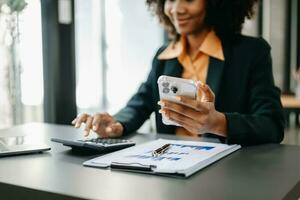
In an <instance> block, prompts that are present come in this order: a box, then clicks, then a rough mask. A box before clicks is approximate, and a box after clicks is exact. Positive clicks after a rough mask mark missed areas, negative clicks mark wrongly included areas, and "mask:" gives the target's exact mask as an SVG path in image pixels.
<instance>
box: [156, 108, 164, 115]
mask: <svg viewBox="0 0 300 200" xmlns="http://www.w3.org/2000/svg"><path fill="white" fill-rule="evenodd" d="M158 112H159V113H161V114H163V115H165V114H166V112H165V111H164V110H162V109H160V110H159V111H158Z"/></svg>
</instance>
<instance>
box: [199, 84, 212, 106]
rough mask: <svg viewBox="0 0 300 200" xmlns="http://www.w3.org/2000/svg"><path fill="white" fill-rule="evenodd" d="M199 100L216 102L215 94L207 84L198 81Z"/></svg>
mask: <svg viewBox="0 0 300 200" xmlns="http://www.w3.org/2000/svg"><path fill="white" fill-rule="evenodd" d="M197 100H198V101H201V102H215V94H214V93H213V91H212V90H211V89H210V87H209V86H208V85H207V84H202V83H197Z"/></svg>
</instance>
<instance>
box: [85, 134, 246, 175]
mask: <svg viewBox="0 0 300 200" xmlns="http://www.w3.org/2000/svg"><path fill="white" fill-rule="evenodd" d="M166 144H168V149H167V150H166V151H164V152H163V153H162V154H161V155H159V156H153V151H155V150H157V149H159V148H161V147H162V146H164V145H166ZM239 148H241V146H240V145H227V144H218V143H208V142H199V141H183V140H165V139H158V140H155V141H151V142H148V143H144V144H141V145H137V146H134V147H130V148H127V149H123V150H121V151H117V152H113V153H110V154H107V155H104V156H100V157H97V158H94V159H92V160H88V161H86V162H84V163H83V165H84V166H91V167H100V168H107V167H111V168H117V169H123V170H127V171H140V172H148V173H152V174H159V175H170V176H181V177H188V176H190V175H192V174H194V173H195V172H197V171H198V170H200V169H202V168H204V167H206V166H208V165H209V164H211V163H213V162H215V161H217V160H219V159H221V158H222V157H224V156H226V155H228V154H230V153H232V152H234V151H236V150H238V149H239Z"/></svg>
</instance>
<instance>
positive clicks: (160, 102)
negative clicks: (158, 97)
mask: <svg viewBox="0 0 300 200" xmlns="http://www.w3.org/2000/svg"><path fill="white" fill-rule="evenodd" d="M157 104H158V105H160V106H165V105H166V104H165V103H164V102H162V101H159V102H158V103H157Z"/></svg>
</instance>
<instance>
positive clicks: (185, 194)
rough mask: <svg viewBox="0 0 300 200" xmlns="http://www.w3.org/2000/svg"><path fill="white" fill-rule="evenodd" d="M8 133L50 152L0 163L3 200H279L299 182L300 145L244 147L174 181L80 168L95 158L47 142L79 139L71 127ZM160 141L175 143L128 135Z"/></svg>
mask: <svg viewBox="0 0 300 200" xmlns="http://www.w3.org/2000/svg"><path fill="white" fill-rule="evenodd" d="M12 132H18V133H28V134H38V135H40V136H41V137H40V138H42V139H43V141H44V142H46V143H48V144H49V145H50V146H51V148H52V149H51V151H49V152H45V153H42V154H32V155H22V156H15V157H5V158H0V194H1V196H0V199H3V200H5V199H9V200H15V199H16V200H19V199H23V200H26V199H43V200H50V199H51V200H52V199H53V200H71V199H72V200H79V199H80V200H82V199H101V200H106V199H110V200H118V199H124V200H135V199H137V200H141V199H142V200H148V199H149V200H150V199H155V200H168V199H171V200H182V199H185V200H192V199H210V200H214V199H218V200H219V199H222V200H227V199H228V200H240V199H272V200H277V199H278V200H279V199H283V198H284V197H285V196H286V194H287V193H288V192H289V191H290V190H291V189H292V188H293V187H294V186H295V185H296V183H297V182H298V181H299V180H300V156H299V155H300V147H299V146H292V145H281V144H267V145H258V146H252V147H244V148H242V149H240V150H238V151H237V152H234V153H233V154H230V155H228V156H226V157H225V158H223V159H221V160H219V161H217V162H216V163H213V164H212V165H210V166H208V167H206V168H204V169H202V170H200V171H199V172H197V173H196V174H195V175H193V176H191V177H189V178H188V179H176V178H169V177H160V176H154V175H153V176H152V175H148V174H140V173H131V172H124V171H113V170H110V169H97V168H90V167H84V166H82V163H83V162H84V161H86V160H88V159H91V158H93V157H95V156H98V155H85V154H82V153H79V152H73V151H71V150H70V148H69V147H65V146H63V145H60V144H58V143H53V142H51V141H50V138H52V137H61V138H65V139H66V138H73V139H75V138H76V139H77V138H80V137H82V131H80V130H76V129H74V128H73V127H71V126H62V125H51V124H40V123H38V124H26V125H21V126H16V127H13V128H10V129H5V130H0V135H7V134H9V133H12ZM158 137H162V138H168V139H178V137H176V136H175V135H166V134H134V135H131V136H129V138H131V139H132V140H134V141H135V142H136V143H137V144H140V143H143V142H147V141H151V140H154V139H156V138H158ZM181 139H182V138H181ZM199 139H201V140H202V139H203V138H199Z"/></svg>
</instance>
